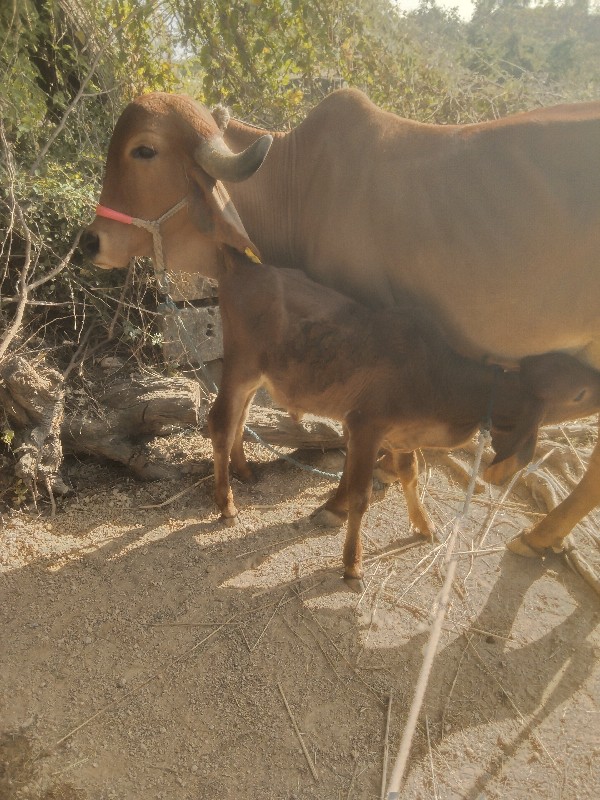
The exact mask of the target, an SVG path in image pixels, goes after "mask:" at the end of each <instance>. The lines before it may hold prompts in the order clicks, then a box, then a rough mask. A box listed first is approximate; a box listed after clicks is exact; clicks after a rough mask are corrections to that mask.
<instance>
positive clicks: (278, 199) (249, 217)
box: [225, 120, 301, 267]
mask: <svg viewBox="0 0 600 800" xmlns="http://www.w3.org/2000/svg"><path fill="white" fill-rule="evenodd" d="M264 133H265V131H264V130H263V129H261V128H254V127H252V126H250V125H246V124H244V123H243V122H239V121H238V120H231V122H230V123H229V125H228V127H227V130H226V131H225V141H226V143H227V144H228V145H229V147H230V148H231V149H232V150H234V152H239V151H241V150H243V149H245V148H246V147H248V146H249V145H250V144H252V142H253V141H255V140H256V139H257V138H258V137H259V136H262V135H263V134H264ZM272 135H273V137H274V138H273V144H272V145H271V149H270V150H269V154H268V156H267V158H266V159H265V162H264V164H263V165H262V167H261V168H260V169H259V170H258V171H257V172H256V173H255V174H254V175H253V176H252V177H251V178H249V179H248V180H246V181H243V182H242V183H226V188H227V191H228V192H229V195H230V196H231V199H232V200H233V203H234V205H235V207H236V209H237V212H238V214H239V215H240V218H241V220H242V222H243V223H244V227H245V228H246V230H247V232H248V235H249V237H250V239H251V240H252V241H253V242H255V243H256V245H257V247H258V248H259V250H260V251H261V255H262V257H263V258H264V260H265V261H268V262H270V263H273V264H278V265H279V266H282V267H300V266H301V264H300V263H299V261H300V257H299V253H298V248H297V243H296V236H295V231H297V230H298V227H299V226H298V215H299V214H301V208H299V205H298V196H299V192H298V190H297V181H296V179H295V175H294V169H295V167H294V165H295V161H296V158H295V140H296V136H295V134H294V131H292V132H290V133H277V132H275V133H273V134H272ZM295 187H296V188H295Z"/></svg>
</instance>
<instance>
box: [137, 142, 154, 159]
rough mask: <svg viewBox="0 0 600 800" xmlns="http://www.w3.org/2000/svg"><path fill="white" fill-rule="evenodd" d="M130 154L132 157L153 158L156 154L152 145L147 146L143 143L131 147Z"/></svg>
mask: <svg viewBox="0 0 600 800" xmlns="http://www.w3.org/2000/svg"><path fill="white" fill-rule="evenodd" d="M131 155H132V156H133V157H134V158H154V156H155V155H156V150H155V149H154V148H153V147H148V146H147V145H145V144H141V145H140V146H139V147H134V148H133V150H132V151H131Z"/></svg>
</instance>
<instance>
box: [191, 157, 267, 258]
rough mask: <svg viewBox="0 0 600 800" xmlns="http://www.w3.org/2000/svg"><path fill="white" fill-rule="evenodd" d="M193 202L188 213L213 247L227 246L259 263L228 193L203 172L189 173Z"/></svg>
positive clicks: (201, 170) (200, 170)
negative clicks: (211, 241) (212, 242)
mask: <svg viewBox="0 0 600 800" xmlns="http://www.w3.org/2000/svg"><path fill="white" fill-rule="evenodd" d="M192 180H193V186H192V201H191V203H190V204H189V213H190V216H191V218H192V221H193V223H194V225H195V226H196V227H197V228H198V230H200V231H201V232H202V233H203V234H205V235H206V236H207V237H208V238H209V239H212V240H213V241H214V242H215V244H217V245H219V244H227V245H229V246H230V247H233V248H234V249H235V250H239V252H240V253H245V254H246V255H247V256H249V258H251V259H252V260H253V261H256V262H260V254H259V252H258V248H257V247H256V246H255V245H254V244H253V243H252V242H251V241H250V237H249V236H248V234H247V232H246V229H245V228H244V225H243V223H242V220H241V219H240V217H239V214H238V213H237V210H236V208H235V206H234V205H233V201H232V200H231V198H230V197H229V194H228V192H227V189H225V187H224V186H223V184H222V183H221V181H215V179H214V178H211V177H210V176H208V175H207V174H206V173H205V172H204V170H203V169H201V168H200V167H196V168H194V169H193V170H192Z"/></svg>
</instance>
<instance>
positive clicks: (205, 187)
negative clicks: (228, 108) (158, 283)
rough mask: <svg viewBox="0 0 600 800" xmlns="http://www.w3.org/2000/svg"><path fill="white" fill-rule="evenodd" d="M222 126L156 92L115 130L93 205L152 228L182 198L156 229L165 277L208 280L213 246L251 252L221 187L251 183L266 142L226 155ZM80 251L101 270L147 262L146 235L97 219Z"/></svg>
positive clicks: (130, 109) (184, 100)
mask: <svg viewBox="0 0 600 800" xmlns="http://www.w3.org/2000/svg"><path fill="white" fill-rule="evenodd" d="M226 119H227V117H226V116H224V115H223V114H216V115H215V116H214V117H213V116H212V115H211V114H210V112H209V111H208V110H207V109H206V108H205V107H204V106H202V105H200V104H199V103H196V102H195V101H193V100H191V99H190V98H188V97H185V96H182V95H169V94H165V93H161V92H157V93H153V94H147V95H143V96H142V97H139V98H138V99H137V100H135V101H134V102H132V103H130V104H129V105H128V106H127V107H126V108H125V110H124V111H123V113H122V114H121V116H120V117H119V120H118V121H117V124H116V126H115V130H114V132H113V135H112V138H111V141H110V145H109V148H108V157H107V161H106V172H105V177H104V184H103V187H102V193H101V196H100V205H101V206H104V207H106V208H109V209H113V210H114V211H116V212H119V213H120V214H125V215H129V216H130V217H135V218H138V219H143V220H149V221H153V220H157V219H159V218H160V217H161V216H162V215H163V214H164V213H165V212H166V211H168V210H169V209H170V208H172V207H173V206H175V205H176V204H177V203H179V202H180V201H181V200H182V199H183V198H187V205H186V206H185V207H183V208H182V210H181V211H179V212H178V213H176V214H174V215H173V216H172V217H171V218H169V219H168V220H166V221H165V222H164V224H163V225H162V226H161V237H162V242H163V248H164V255H165V260H166V263H167V265H168V267H169V269H173V270H181V271H186V272H196V271H199V272H202V273H203V274H206V275H214V274H215V256H216V250H215V244H221V243H224V244H228V245H231V246H232V247H235V248H236V249H238V250H240V251H244V250H246V248H250V249H251V250H252V251H253V252H257V251H256V248H255V247H254V245H253V244H252V242H251V241H250V240H249V238H248V234H247V233H246V231H245V229H244V226H243V224H242V222H241V220H240V218H239V216H238V214H237V212H236V210H235V207H234V206H233V203H232V202H231V200H230V199H229V196H228V194H227V192H226V190H225V188H224V186H223V185H222V183H221V181H243V180H245V179H246V178H249V177H250V176H251V175H253V174H254V173H255V172H256V170H257V169H258V168H259V167H260V165H261V164H262V162H263V160H264V158H265V156H266V154H267V152H268V150H269V147H270V144H271V141H272V139H271V137H270V136H262V137H260V138H259V139H257V141H256V142H254V143H253V144H252V145H251V146H250V147H249V148H248V149H247V150H245V151H244V152H242V153H237V154H236V153H233V152H232V151H231V150H229V148H228V147H227V145H226V144H225V142H224V140H223V136H222V133H223V131H222V128H224V126H225V125H226ZM81 246H82V249H83V251H84V252H85V254H86V255H88V256H89V257H90V258H91V259H92V260H93V261H94V263H95V264H96V265H97V266H99V267H103V268H106V269H111V268H113V267H125V266H127V264H128V262H129V260H130V259H131V258H132V257H133V256H152V255H153V248H152V236H151V234H150V233H149V232H148V231H147V230H144V229H142V228H139V227H136V226H134V225H127V224H124V223H123V222H122V221H118V220H117V219H107V218H106V217H101V216H96V218H95V219H94V221H93V223H92V224H91V225H90V226H89V227H88V228H87V229H86V231H85V232H84V235H83V237H82V244H81Z"/></svg>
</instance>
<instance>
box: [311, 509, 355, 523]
mask: <svg viewBox="0 0 600 800" xmlns="http://www.w3.org/2000/svg"><path fill="white" fill-rule="evenodd" d="M347 517H348V515H347V514H344V513H343V512H340V513H337V512H336V511H330V510H329V509H328V508H324V507H323V508H318V509H317V510H316V511H315V512H314V514H312V516H311V521H312V523H313V525H316V526H317V527H318V528H341V527H342V525H344V523H345V522H346V519H347Z"/></svg>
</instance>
